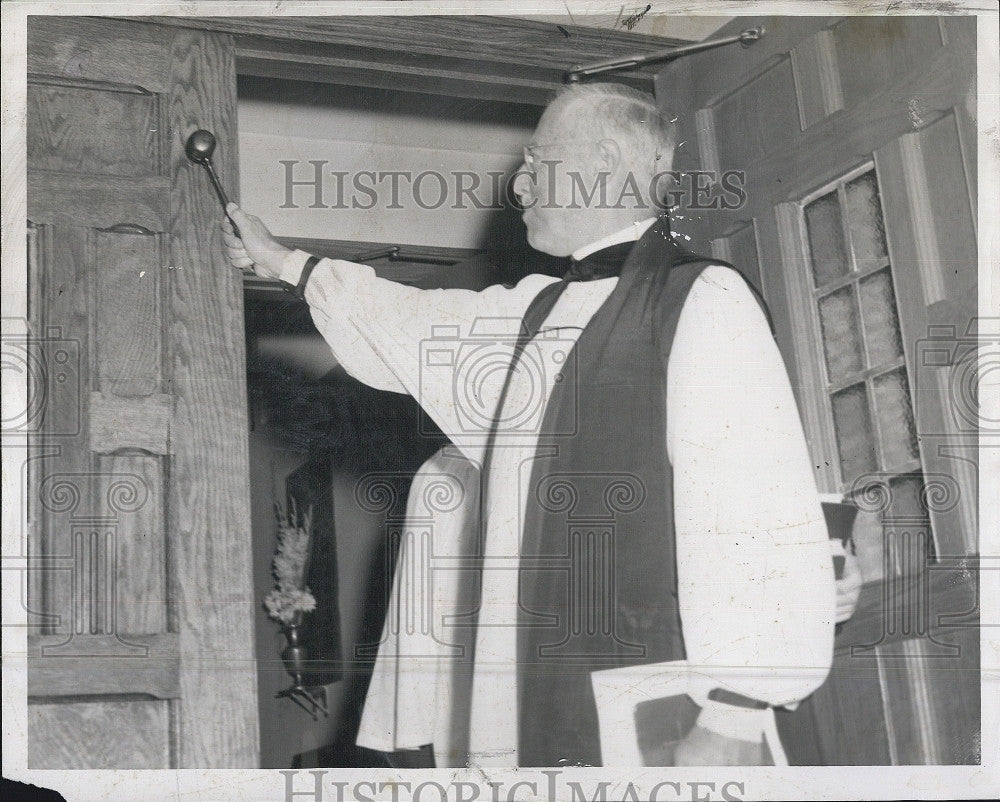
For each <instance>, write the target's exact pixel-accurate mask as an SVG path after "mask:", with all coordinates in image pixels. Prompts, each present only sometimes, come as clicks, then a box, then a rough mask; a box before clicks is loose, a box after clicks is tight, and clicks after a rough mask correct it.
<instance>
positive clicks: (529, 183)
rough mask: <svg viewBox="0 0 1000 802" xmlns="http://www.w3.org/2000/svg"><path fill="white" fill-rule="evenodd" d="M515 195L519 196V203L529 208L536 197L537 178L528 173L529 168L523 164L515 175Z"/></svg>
mask: <svg viewBox="0 0 1000 802" xmlns="http://www.w3.org/2000/svg"><path fill="white" fill-rule="evenodd" d="M513 190H514V194H515V195H517V200H518V203H520V204H521V205H522V206H527V205H528V204H529V203H530V202H531V201H532V200H534V197H535V177H534V176H533V175H532V174H531V173H530V172H528V168H527V167H525V166H524V165H523V164H522V165H521V167H520V169H519V170H518V171H517V172H516V173H515V174H514V184H513Z"/></svg>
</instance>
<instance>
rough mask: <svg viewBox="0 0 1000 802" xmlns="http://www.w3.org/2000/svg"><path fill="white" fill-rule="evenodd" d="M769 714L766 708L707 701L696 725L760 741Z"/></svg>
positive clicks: (729, 736)
mask: <svg viewBox="0 0 1000 802" xmlns="http://www.w3.org/2000/svg"><path fill="white" fill-rule="evenodd" d="M769 715H771V711H770V710H769V709H767V708H765V709H763V710H751V709H749V708H742V707H735V706H734V705H727V704H719V703H717V702H708V703H707V704H706V705H705V706H704V707H703V708H702V709H701V713H699V714H698V726H699V727H702V728H704V729H706V730H711V731H712V732H714V733H716V734H718V735H724V736H726V737H727V738H737V739H738V740H740V741H750V742H751V743H760V742H761V739H762V738H763V733H764V722H765V720H766V717H767V716H769Z"/></svg>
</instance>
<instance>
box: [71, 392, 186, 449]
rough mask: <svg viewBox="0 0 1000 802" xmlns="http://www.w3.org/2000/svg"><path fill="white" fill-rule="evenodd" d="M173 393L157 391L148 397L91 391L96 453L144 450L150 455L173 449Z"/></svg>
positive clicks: (91, 430) (92, 423)
mask: <svg viewBox="0 0 1000 802" xmlns="http://www.w3.org/2000/svg"><path fill="white" fill-rule="evenodd" d="M173 409H174V399H173V396H171V395H167V394H165V393H157V394H154V395H151V396H148V397H146V398H121V397H120V396H116V395H111V394H107V393H97V392H94V393H91V394H90V447H91V450H92V451H94V452H95V453H97V454H110V453H112V452H114V451H119V450H121V449H141V450H142V451H148V452H149V453H150V454H169V453H171V450H172V443H171V437H170V420H171V417H172V416H173Z"/></svg>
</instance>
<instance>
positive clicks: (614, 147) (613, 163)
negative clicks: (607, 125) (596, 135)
mask: <svg viewBox="0 0 1000 802" xmlns="http://www.w3.org/2000/svg"><path fill="white" fill-rule="evenodd" d="M597 153H598V159H599V164H598V169H599V170H600V171H602V172H606V173H608V174H613V173H614V172H615V170H616V169H617V168H618V166H619V165H620V164H621V163H622V149H621V146H620V145H619V144H618V143H617V142H616V141H615V140H613V139H602V140H601V141H600V142H598V143H597Z"/></svg>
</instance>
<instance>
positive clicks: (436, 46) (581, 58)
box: [164, 15, 688, 76]
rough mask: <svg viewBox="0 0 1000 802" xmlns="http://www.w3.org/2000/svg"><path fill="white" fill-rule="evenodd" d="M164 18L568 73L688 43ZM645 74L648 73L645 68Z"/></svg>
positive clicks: (486, 29) (465, 28) (555, 33)
mask: <svg viewBox="0 0 1000 802" xmlns="http://www.w3.org/2000/svg"><path fill="white" fill-rule="evenodd" d="M164 22H165V23H168V24H173V25H188V26H193V27H197V28H200V29H205V30H218V31H225V32H227V33H233V34H236V35H237V40H236V41H237V45H238V46H239V45H241V44H242V41H243V37H246V36H266V37H269V38H273V39H285V40H292V41H306V42H321V43H325V44H327V45H340V46H347V47H364V48H369V49H371V50H382V51H398V52H402V53H412V54H418V55H423V56H429V57H435V58H436V57H440V56H445V57H456V56H459V57H463V58H470V59H474V60H478V61H484V62H486V61H492V62H498V63H501V64H507V63H511V62H513V63H515V64H529V65H533V66H537V67H548V68H550V69H554V70H560V71H561V70H566V69H568V68H569V67H572V66H575V65H576V64H578V63H581V62H587V61H595V60H598V59H604V58H614V57H619V56H621V55H622V53H623V52H628V53H633V52H635V53H640V54H645V53H650V52H653V51H656V50H660V49H663V48H667V47H671V46H674V45H680V44H688V42H687V41H684V40H678V39H670V38H666V37H657V36H644V35H641V34H633V33H628V32H625V31H620V30H619V31H612V30H597V29H593V28H586V27H581V26H574V25H564V26H562V27H563V28H564V29H565V30H566V32H567V34H569V35H568V36H567V35H566V34H564V33H562V32H561V31H560V30H559V28H557V27H556V26H555V25H552V24H549V23H545V22H539V21H535V20H525V19H517V18H514V17H491V16H487V15H481V16H460V15H448V16H436V15H429V16H413V17H406V16H382V17H365V16H347V15H342V16H330V17H283V18H281V19H280V21H278V23H277V24H276V23H275V20H274V19H269V18H266V17H240V18H205V17H202V18H199V19H183V18H172V19H165V20H164ZM649 75H650V76H651V75H652V70H650V72H649Z"/></svg>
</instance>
